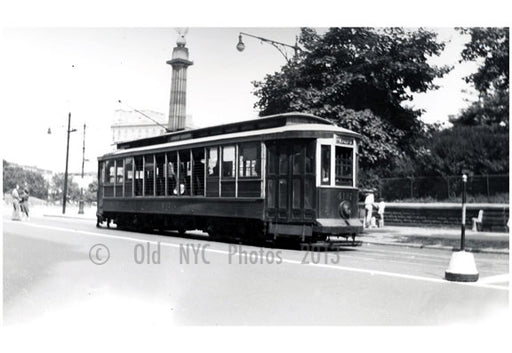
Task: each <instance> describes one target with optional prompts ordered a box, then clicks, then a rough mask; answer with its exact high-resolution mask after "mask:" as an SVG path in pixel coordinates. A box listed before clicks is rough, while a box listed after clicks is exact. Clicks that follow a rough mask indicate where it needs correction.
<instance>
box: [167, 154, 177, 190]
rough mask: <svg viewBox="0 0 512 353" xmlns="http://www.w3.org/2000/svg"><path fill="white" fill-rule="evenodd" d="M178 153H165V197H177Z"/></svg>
mask: <svg viewBox="0 0 512 353" xmlns="http://www.w3.org/2000/svg"><path fill="white" fill-rule="evenodd" d="M177 166H178V153H177V152H169V153H167V195H169V196H176V195H178V167H177Z"/></svg>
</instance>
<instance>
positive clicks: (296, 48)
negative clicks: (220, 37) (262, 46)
mask: <svg viewBox="0 0 512 353" xmlns="http://www.w3.org/2000/svg"><path fill="white" fill-rule="evenodd" d="M243 35H244V36H248V37H252V38H256V39H259V40H260V41H262V42H265V43H268V44H270V45H272V46H273V47H274V48H276V49H277V50H279V52H280V53H281V55H283V56H284V58H285V59H286V61H288V62H290V59H288V55H286V48H291V49H293V52H294V55H293V57H296V56H297V53H298V52H299V51H300V50H301V49H300V48H299V46H298V45H297V37H295V45H290V44H286V43H281V42H278V41H275V40H272V39H268V38H263V37H258V36H255V35H253V34H249V33H245V32H240V33H239V34H238V44H237V45H236V49H237V50H238V51H239V52H242V51H244V49H245V43H244V42H243V41H242V36H243Z"/></svg>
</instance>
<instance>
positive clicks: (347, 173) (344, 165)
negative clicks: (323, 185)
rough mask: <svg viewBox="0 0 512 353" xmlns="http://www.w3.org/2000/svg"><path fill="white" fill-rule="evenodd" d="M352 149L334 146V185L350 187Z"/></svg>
mask: <svg viewBox="0 0 512 353" xmlns="http://www.w3.org/2000/svg"><path fill="white" fill-rule="evenodd" d="M352 152H353V149H352V148H348V147H342V146H336V159H335V169H334V171H335V181H336V185H341V186H352V166H353V163H352Z"/></svg>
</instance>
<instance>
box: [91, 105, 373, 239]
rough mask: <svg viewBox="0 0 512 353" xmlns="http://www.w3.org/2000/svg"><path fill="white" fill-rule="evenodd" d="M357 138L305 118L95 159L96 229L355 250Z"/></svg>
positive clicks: (214, 130) (169, 136) (139, 145)
mask: <svg viewBox="0 0 512 353" xmlns="http://www.w3.org/2000/svg"><path fill="white" fill-rule="evenodd" d="M359 140H360V135H359V134H357V133H355V132H353V131H350V130H347V129H344V128H341V127H338V126H335V125H334V124H333V123H331V122H330V121H328V120H326V119H323V118H320V117H317V116H314V115H311V114H305V113H285V114H278V115H272V116H267V117H262V118H258V119H255V120H249V121H242V122H237V123H231V124H225V125H219V126H213V127H206V128H200V129H193V130H182V131H177V132H172V133H166V134H162V135H159V136H155V137H149V138H143V139H137V140H132V141H126V142H120V143H118V144H117V148H116V150H115V151H113V152H110V153H107V154H105V155H103V156H101V157H99V158H98V163H99V168H98V200H97V213H96V216H97V226H100V225H101V224H103V223H104V222H106V224H107V226H110V224H111V223H112V222H113V223H115V224H116V225H117V228H119V229H129V230H140V231H145V230H155V229H157V230H177V231H178V232H179V233H180V234H183V233H185V232H186V231H188V230H201V231H204V232H206V233H207V234H208V235H209V236H210V237H211V238H226V237H227V238H236V239H241V240H253V239H254V240H267V241H274V240H277V239H281V238H288V240H290V239H291V240H296V241H297V242H315V241H322V240H326V239H328V238H331V237H341V238H343V237H344V238H346V239H348V238H349V237H352V240H354V239H355V237H356V236H357V235H358V234H359V233H361V232H362V228H363V227H362V223H361V220H360V219H359V218H358V188H357V172H358V143H359Z"/></svg>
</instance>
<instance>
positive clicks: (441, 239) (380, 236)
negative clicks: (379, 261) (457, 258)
mask: <svg viewBox="0 0 512 353" xmlns="http://www.w3.org/2000/svg"><path fill="white" fill-rule="evenodd" d="M359 239H360V240H361V241H363V242H365V243H368V244H380V245H393V246H406V247H417V248H435V249H444V250H457V249H459V248H460V240H461V230H460V228H458V229H457V228H431V227H400V226H385V227H383V228H372V229H365V230H364V232H363V233H362V235H361V236H360V237H359ZM465 248H466V250H467V251H471V252H483V253H497V254H508V253H509V233H497V232H473V231H472V230H471V229H469V230H468V229H466V232H465Z"/></svg>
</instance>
